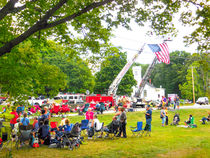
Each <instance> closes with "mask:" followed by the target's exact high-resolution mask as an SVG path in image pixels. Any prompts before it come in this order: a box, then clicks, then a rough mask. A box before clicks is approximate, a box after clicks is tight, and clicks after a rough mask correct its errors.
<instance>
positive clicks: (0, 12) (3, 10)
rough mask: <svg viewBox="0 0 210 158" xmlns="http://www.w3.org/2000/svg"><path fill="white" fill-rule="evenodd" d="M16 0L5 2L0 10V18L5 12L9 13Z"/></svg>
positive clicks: (5, 14) (0, 18)
mask: <svg viewBox="0 0 210 158" xmlns="http://www.w3.org/2000/svg"><path fill="white" fill-rule="evenodd" d="M17 2H18V0H10V1H9V2H7V4H6V5H5V6H4V7H3V8H2V9H1V10H0V20H2V19H3V18H4V17H5V16H7V14H9V13H10V12H11V11H12V10H13V9H14V6H15V4H16V3H17Z"/></svg>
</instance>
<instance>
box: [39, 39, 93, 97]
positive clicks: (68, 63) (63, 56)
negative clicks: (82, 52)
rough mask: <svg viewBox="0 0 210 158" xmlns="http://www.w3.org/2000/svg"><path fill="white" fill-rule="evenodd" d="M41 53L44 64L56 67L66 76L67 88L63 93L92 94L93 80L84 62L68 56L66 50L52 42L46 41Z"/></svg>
mask: <svg viewBox="0 0 210 158" xmlns="http://www.w3.org/2000/svg"><path fill="white" fill-rule="evenodd" d="M41 53H42V60H43V62H44V63H48V64H50V65H55V66H57V67H58V68H60V69H61V71H62V72H63V73H65V75H66V76H67V79H66V80H67V86H66V87H65V89H64V90H63V91H66V92H74V93H85V92H86V90H89V91H90V92H93V88H94V85H95V78H94V76H93V75H92V72H91V70H90V68H89V67H88V63H87V62H86V61H84V60H82V59H81V58H80V57H78V56H72V57H71V56H69V54H68V49H65V48H64V47H63V46H60V45H59V44H56V43H55V42H53V41H48V43H47V45H46V46H44V47H42V49H41Z"/></svg>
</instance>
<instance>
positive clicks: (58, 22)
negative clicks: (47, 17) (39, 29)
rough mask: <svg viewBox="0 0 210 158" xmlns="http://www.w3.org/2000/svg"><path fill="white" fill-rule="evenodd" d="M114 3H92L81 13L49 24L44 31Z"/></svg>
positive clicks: (107, 0) (108, 0) (107, 1)
mask: <svg viewBox="0 0 210 158" xmlns="http://www.w3.org/2000/svg"><path fill="white" fill-rule="evenodd" d="M112 1H114V0H104V1H102V2H97V3H92V4H90V5H89V6H87V7H85V8H84V9H82V10H81V11H79V12H78V13H74V14H72V15H70V16H68V17H65V18H63V19H60V20H58V21H55V22H52V23H49V24H47V25H46V27H45V28H43V29H48V28H51V27H55V26H57V25H59V24H62V23H65V22H67V21H70V20H72V19H74V18H76V17H78V16H80V15H82V14H84V13H87V12H89V11H90V10H92V9H94V8H98V7H100V6H103V5H105V4H107V3H110V2H112Z"/></svg>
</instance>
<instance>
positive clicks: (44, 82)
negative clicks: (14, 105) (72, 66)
mask: <svg viewBox="0 0 210 158" xmlns="http://www.w3.org/2000/svg"><path fill="white" fill-rule="evenodd" d="M39 55H40V54H39V52H38V51H37V50H36V49H34V48H33V47H32V44H31V42H24V43H22V44H20V45H19V46H18V47H16V48H15V49H13V50H12V53H11V54H5V55H4V56H3V57H1V58H0V74H1V77H0V89H1V92H2V93H5V94H7V95H8V96H9V97H10V98H11V99H13V100H16V99H26V98H23V97H24V96H25V97H27V96H37V95H38V94H43V95H48V96H50V97H52V96H54V95H57V93H58V92H59V90H60V89H63V88H65V85H66V80H65V79H66V75H65V74H64V73H62V72H61V70H60V69H59V68H58V67H56V66H53V65H49V64H47V63H42V60H41V59H40V56H39Z"/></svg>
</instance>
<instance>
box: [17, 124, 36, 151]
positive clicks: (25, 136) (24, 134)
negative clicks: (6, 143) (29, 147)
mask: <svg viewBox="0 0 210 158" xmlns="http://www.w3.org/2000/svg"><path fill="white" fill-rule="evenodd" d="M32 129H33V125H28V126H23V125H21V126H20V127H19V136H18V139H17V141H16V143H15V147H16V149H19V148H20V147H21V146H22V145H23V143H24V142H25V141H29V144H30V142H31V132H32Z"/></svg>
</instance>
